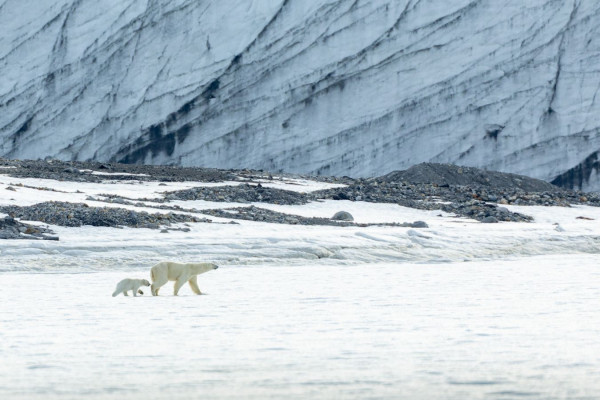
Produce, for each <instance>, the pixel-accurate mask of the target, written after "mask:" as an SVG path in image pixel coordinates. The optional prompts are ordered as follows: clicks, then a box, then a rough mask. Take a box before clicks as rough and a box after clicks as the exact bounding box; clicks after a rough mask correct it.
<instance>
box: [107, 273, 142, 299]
mask: <svg viewBox="0 0 600 400" xmlns="http://www.w3.org/2000/svg"><path fill="white" fill-rule="evenodd" d="M140 286H150V282H148V281H147V280H146V279H129V278H127V279H123V280H122V281H121V282H119V283H117V288H116V289H115V292H114V293H113V294H112V296H113V297H115V296H117V295H119V294H120V293H123V295H124V296H128V294H127V291H128V290H132V291H133V296H134V297H137V293H138V289H139V288H140Z"/></svg>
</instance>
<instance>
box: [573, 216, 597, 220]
mask: <svg viewBox="0 0 600 400" xmlns="http://www.w3.org/2000/svg"><path fill="white" fill-rule="evenodd" d="M575 219H585V220H588V221H593V220H594V218H590V217H583V216H579V217H576V218H575Z"/></svg>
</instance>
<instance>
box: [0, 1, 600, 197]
mask: <svg viewBox="0 0 600 400" xmlns="http://www.w3.org/2000/svg"><path fill="white" fill-rule="evenodd" d="M0 27H1V28H0V33H1V34H0V68H1V70H2V78H1V79H0V138H1V146H0V155H2V156H5V157H11V158H43V157H46V156H52V157H57V158H60V159H64V160H99V161H122V162H128V163H153V164H174V165H182V166H208V167H220V168H246V167H247V168H263V169H267V170H272V171H288V172H302V173H317V174H328V175H350V176H363V177H366V176H375V175H381V174H384V173H387V172H390V171H394V170H401V169H406V168H408V167H410V166H411V165H414V164H417V163H419V162H438V163H439V162H441V163H448V162H449V163H455V164H460V165H466V166H477V167H482V168H486V169H491V170H500V171H506V172H514V173H518V174H523V175H527V176H532V177H535V178H540V179H544V180H547V181H554V182H555V183H557V184H560V185H561V186H564V187H574V188H581V189H584V190H598V189H600V178H598V174H597V170H598V161H597V159H598V156H597V154H598V151H599V150H600V99H598V92H599V91H600V69H599V68H598V65H600V2H597V1H595V0H564V1H562V0H561V1H555V0H529V1H522V0H500V1H495V0H454V1H446V0H434V1H422V0H398V1H396V0H394V1H391V0H390V1H385V0H377V1H376V0H364V1H360V0H330V1H328V0H315V1H301V0H277V1H276V0H262V1H260V0H254V1H248V0H206V1H192V0H128V1H121V0H106V1H101V2H98V1H89V0H44V1H40V2H27V1H20V0H0Z"/></svg>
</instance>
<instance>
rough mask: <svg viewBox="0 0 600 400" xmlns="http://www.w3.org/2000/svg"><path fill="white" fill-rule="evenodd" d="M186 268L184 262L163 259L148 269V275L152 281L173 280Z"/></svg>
mask: <svg viewBox="0 0 600 400" xmlns="http://www.w3.org/2000/svg"><path fill="white" fill-rule="evenodd" d="M185 269H186V264H180V263H176V262H172V261H163V262H160V263H158V264H156V265H155V266H154V267H152V268H151V269H150V276H151V278H152V280H153V281H156V280H169V281H174V280H176V279H177V277H179V276H180V275H181V273H182V272H183V271H184V270H185Z"/></svg>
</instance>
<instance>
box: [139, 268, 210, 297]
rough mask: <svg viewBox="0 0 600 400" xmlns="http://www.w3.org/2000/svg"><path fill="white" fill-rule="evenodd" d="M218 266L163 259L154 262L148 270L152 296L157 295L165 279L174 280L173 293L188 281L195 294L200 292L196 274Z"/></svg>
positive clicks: (177, 291)
mask: <svg viewBox="0 0 600 400" xmlns="http://www.w3.org/2000/svg"><path fill="white" fill-rule="evenodd" d="M217 268H219V266H218V265H216V264H212V263H188V264H180V263H175V262H170V261H165V262H161V263H158V264H156V265H155V266H154V267H152V269H151V270H150V276H151V277H152V286H151V287H150V290H151V291H152V295H153V296H158V291H159V289H160V287H161V286H163V285H164V284H165V283H167V281H175V287H174V290H173V294H174V295H175V296H177V293H179V289H181V287H182V286H183V285H184V284H185V283H186V282H188V283H189V284H190V287H191V288H192V291H193V292H194V293H196V294H202V292H200V289H199V288H198V281H197V278H196V276H197V275H199V274H203V273H205V272H208V271H212V270H213V269H217Z"/></svg>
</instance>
